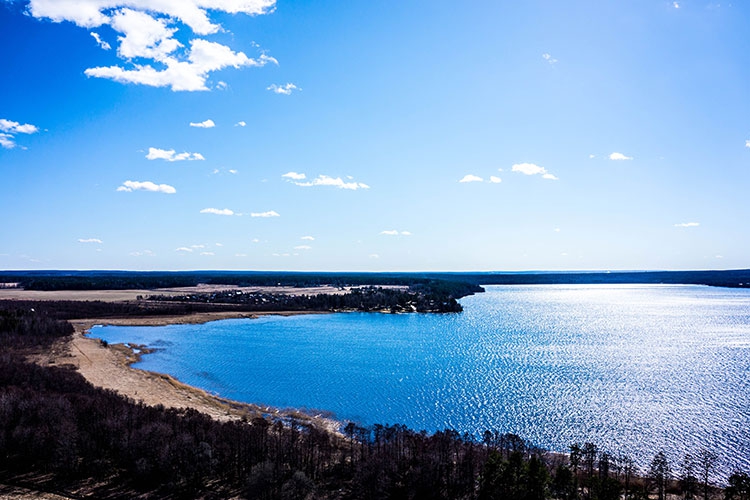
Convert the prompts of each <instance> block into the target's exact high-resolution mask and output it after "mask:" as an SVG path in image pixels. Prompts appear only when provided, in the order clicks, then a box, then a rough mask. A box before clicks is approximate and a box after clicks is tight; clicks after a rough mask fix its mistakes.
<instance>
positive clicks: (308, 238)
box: [300, 236, 315, 241]
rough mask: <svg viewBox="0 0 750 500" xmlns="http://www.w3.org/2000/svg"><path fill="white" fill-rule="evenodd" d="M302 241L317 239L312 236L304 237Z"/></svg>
mask: <svg viewBox="0 0 750 500" xmlns="http://www.w3.org/2000/svg"><path fill="white" fill-rule="evenodd" d="M300 239H301V240H306V241H315V238H314V237H312V236H302V237H301V238H300Z"/></svg>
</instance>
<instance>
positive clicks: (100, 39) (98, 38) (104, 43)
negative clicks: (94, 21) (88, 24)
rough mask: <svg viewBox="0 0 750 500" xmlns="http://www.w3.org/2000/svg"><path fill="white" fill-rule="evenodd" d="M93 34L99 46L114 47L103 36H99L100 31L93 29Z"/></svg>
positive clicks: (107, 48) (103, 47)
mask: <svg viewBox="0 0 750 500" xmlns="http://www.w3.org/2000/svg"><path fill="white" fill-rule="evenodd" d="M91 36H92V37H94V40H96V43H97V45H99V47H101V48H102V49H104V50H109V49H111V48H112V46H111V45H110V44H108V43H107V42H105V41H104V40H102V38H101V37H100V36H99V33H96V32H93V31H92V32H91Z"/></svg>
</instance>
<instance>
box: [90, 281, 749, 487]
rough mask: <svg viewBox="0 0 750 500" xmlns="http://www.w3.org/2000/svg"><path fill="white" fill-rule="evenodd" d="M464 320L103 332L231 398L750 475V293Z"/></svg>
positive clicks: (533, 289)
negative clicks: (663, 455)
mask: <svg viewBox="0 0 750 500" xmlns="http://www.w3.org/2000/svg"><path fill="white" fill-rule="evenodd" d="M486 288H487V292H486V293H482V294H477V295H474V296H471V297H466V298H464V299H462V300H461V303H462V305H463V306H464V312H463V313H460V314H446V315H439V314H399V315H391V314H379V313H339V314H320V315H317V314H316V315H302V316H293V317H279V316H266V317H261V318H259V319H252V320H245V319H242V320H224V321H216V322H212V323H207V324H203V325H172V326H164V327H114V326H106V327H96V328H95V329H94V330H92V335H93V336H95V337H99V338H102V339H105V340H107V341H108V342H110V343H120V342H122V343H135V344H145V345H147V346H149V347H151V348H156V349H157V351H156V352H154V353H153V354H149V355H146V356H144V357H143V360H142V362H140V363H138V364H137V365H136V366H137V367H138V368H142V369H144V370H152V371H157V372H162V373H168V374H170V375H173V376H175V377H176V378H178V379H179V380H181V381H183V382H185V383H188V384H191V385H194V386H197V387H201V388H203V389H206V390H208V391H210V392H213V393H217V394H219V395H221V396H224V397H228V398H231V399H235V400H239V401H245V402H253V403H261V404H268V405H272V406H277V407H305V408H310V409H313V408H314V409H322V410H326V411H330V412H333V413H334V415H335V416H336V417H337V418H339V419H341V420H344V421H346V420H353V421H356V422H359V423H362V424H373V423H384V424H385V423H401V424H406V425H407V426H409V427H411V428H414V429H426V430H428V431H434V430H437V429H443V428H446V427H450V428H454V429H456V430H458V431H460V432H462V433H463V432H469V433H480V432H482V431H483V430H485V429H492V430H495V429H497V430H499V431H501V432H513V433H516V434H518V435H520V436H522V437H524V438H526V439H528V440H530V441H532V442H533V443H535V444H537V445H540V446H544V447H547V448H549V449H552V450H557V451H565V450H567V448H568V445H569V444H571V443H573V442H585V441H592V442H595V443H597V444H598V445H599V446H600V448H602V449H605V450H609V451H611V452H614V453H624V454H628V455H630V456H632V457H633V458H636V459H638V460H639V461H640V462H641V463H644V462H645V461H648V460H649V459H650V458H651V457H652V456H653V454H654V453H655V452H656V451H658V450H664V451H666V452H668V454H669V455H670V456H671V457H672V458H673V459H675V460H676V459H678V458H679V457H681V455H682V454H684V453H685V452H693V453H694V452H697V451H698V450H699V449H700V448H702V447H707V448H710V449H712V450H715V451H716V452H717V453H719V455H721V457H722V468H723V470H724V472H727V471H729V469H730V468H741V469H744V470H748V469H750V290H736V289H724V288H711V287H702V286H660V285H624V286H623V285H618V286H611V285H596V286H589V285H586V286H558V285H554V286H528V285H527V286H491V287H486Z"/></svg>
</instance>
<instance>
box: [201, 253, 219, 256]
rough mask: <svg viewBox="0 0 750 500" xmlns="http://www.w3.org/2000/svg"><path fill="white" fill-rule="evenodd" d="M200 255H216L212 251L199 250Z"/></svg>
mask: <svg viewBox="0 0 750 500" xmlns="http://www.w3.org/2000/svg"><path fill="white" fill-rule="evenodd" d="M201 255H206V256H212V255H216V254H215V253H213V252H201Z"/></svg>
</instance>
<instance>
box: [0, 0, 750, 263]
mask: <svg viewBox="0 0 750 500" xmlns="http://www.w3.org/2000/svg"><path fill="white" fill-rule="evenodd" d="M149 4H153V2H148V1H147V0H128V1H118V0H32V1H30V2H29V1H21V0H0V46H2V47H3V50H2V51H0V68H2V78H1V79H0V181H1V184H0V186H1V187H0V189H1V191H0V192H1V193H2V194H1V195H0V211H2V214H3V216H2V217H1V218H0V269H143V270H149V269H175V270H177V269H254V270H331V271H337V270H342V271H343V270H373V271H381V270H397V271H401V270H403V271H408V270H534V269H547V270H577V269H580V270H589V269H709V268H716V269H724V268H746V267H748V266H750V262H749V261H748V249H750V231H748V230H747V229H746V224H747V221H748V220H750V202H748V187H750V101H749V100H748V98H747V94H748V89H750V87H749V85H750V52H748V51H747V46H748V45H749V42H750V40H748V36H749V35H748V33H747V28H746V27H747V22H748V19H750V6H747V5H746V4H741V3H738V4H730V3H724V2H722V3H716V2H706V1H697V0H694V1H690V0H685V1H680V2H672V1H661V0H633V1H627V2H625V1H620V2H615V1H601V0H596V1H594V0H591V1H572V2H557V1H529V2H507V1H473V2H455V1H453V2H450V1H440V0H431V1H403V2H363V1H359V0H351V1H346V2H340V1H339V2H331V1H316V2H303V1H284V0H279V1H276V2H274V1H273V0H221V1H220V0H164V1H163V2H161V5H162V8H161V9H160V10H149V9H150V8H152V7H150V6H149Z"/></svg>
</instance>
